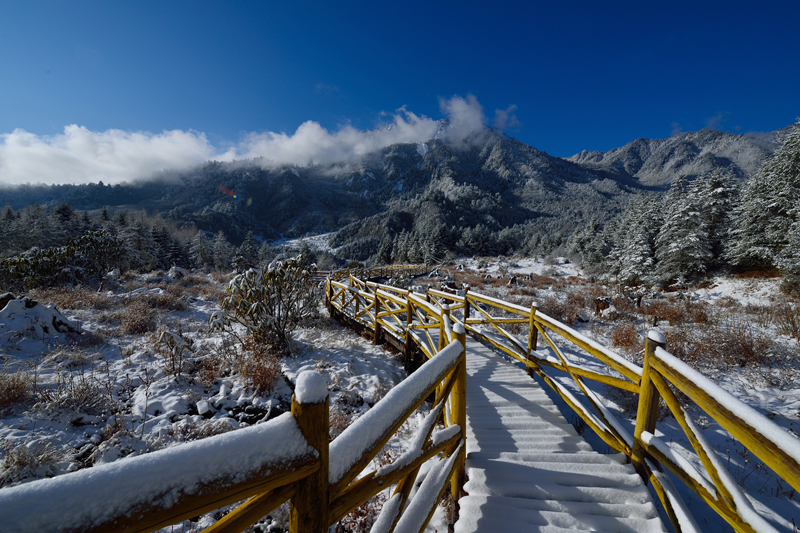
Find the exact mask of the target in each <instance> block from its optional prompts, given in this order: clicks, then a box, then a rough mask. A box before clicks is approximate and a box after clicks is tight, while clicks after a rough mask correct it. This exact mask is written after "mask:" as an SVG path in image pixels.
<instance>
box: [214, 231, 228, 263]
mask: <svg viewBox="0 0 800 533" xmlns="http://www.w3.org/2000/svg"><path fill="white" fill-rule="evenodd" d="M211 255H212V257H213V261H214V268H216V269H217V270H230V268H231V261H232V260H233V246H231V243H229V242H228V239H227V238H226V237H225V233H224V232H223V231H222V230H219V233H217V234H216V235H215V236H214V239H213V240H212V241H211Z"/></svg>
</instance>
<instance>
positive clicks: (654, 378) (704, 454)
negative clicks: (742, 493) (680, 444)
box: [648, 339, 736, 510]
mask: <svg viewBox="0 0 800 533" xmlns="http://www.w3.org/2000/svg"><path fill="white" fill-rule="evenodd" d="M648 340H649V339H648ZM650 381H651V382H652V383H653V385H655V387H656V389H657V390H658V392H659V393H660V394H661V397H662V398H664V402H665V403H666V404H667V407H669V410H670V411H671V412H672V416H674V417H675V420H676V421H677V422H678V424H679V425H680V426H681V429H683V433H684V434H685V435H686V438H687V439H688V440H689V444H691V445H692V448H694V451H695V453H696V454H697V456H698V457H699V458H700V462H701V463H703V466H704V467H705V469H706V472H707V473H708V475H709V476H710V477H711V481H712V482H713V483H714V486H715V487H716V489H717V494H716V496H717V497H718V498H719V497H721V498H722V500H723V501H724V502H725V504H726V505H727V506H728V507H729V508H730V509H732V510H735V509H736V503H735V502H734V500H733V496H732V495H731V493H730V492H729V491H728V490H727V488H726V487H725V484H724V483H723V482H722V480H721V479H720V476H719V472H717V469H716V468H715V467H714V464H713V463H712V462H711V460H710V459H709V457H708V453H709V452H708V450H706V449H705V448H704V447H703V445H702V444H701V443H700V442H699V441H698V440H697V438H696V437H695V434H694V431H692V428H691V427H690V426H689V425H688V424H687V423H686V411H684V410H683V406H681V403H680V401H679V400H678V398H677V397H676V396H675V393H674V392H672V389H670V388H669V385H668V384H667V382H666V381H665V380H664V378H662V377H661V376H659V375H658V372H655V371H653V370H652V369H651V370H650ZM648 431H649V430H648ZM650 433H655V431H654V430H653V431H650ZM711 453H715V452H714V451H713V450H712V451H711Z"/></svg>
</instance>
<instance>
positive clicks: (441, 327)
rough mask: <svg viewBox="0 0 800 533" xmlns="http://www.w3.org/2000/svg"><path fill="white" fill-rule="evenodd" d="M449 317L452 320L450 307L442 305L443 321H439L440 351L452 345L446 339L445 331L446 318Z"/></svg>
mask: <svg viewBox="0 0 800 533" xmlns="http://www.w3.org/2000/svg"><path fill="white" fill-rule="evenodd" d="M445 316H447V317H448V318H450V306H449V305H447V304H442V319H441V320H439V349H438V350H443V349H444V347H445V346H447V345H448V344H450V341H448V340H447V339H446V338H445V337H446V335H445V329H444V317H445Z"/></svg>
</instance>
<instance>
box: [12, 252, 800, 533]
mask: <svg viewBox="0 0 800 533" xmlns="http://www.w3.org/2000/svg"><path fill="white" fill-rule="evenodd" d="M445 276H450V277H452V278H454V279H455V280H456V281H458V282H462V281H466V282H469V283H470V285H471V290H474V291H477V292H482V293H485V294H491V295H495V296H498V297H501V298H503V299H507V300H509V301H513V302H515V303H519V304H522V305H526V306H528V305H530V304H531V303H532V302H533V301H534V300H535V301H538V302H539V303H540V306H542V307H541V308H542V310H543V311H545V312H547V313H548V314H550V315H551V316H553V317H554V318H557V319H559V320H562V321H565V322H567V323H569V324H571V326H572V327H573V328H575V329H576V330H578V331H579V332H581V333H583V334H584V335H586V336H588V337H590V338H593V339H595V340H597V341H599V342H601V343H603V344H604V345H606V346H614V349H615V350H616V351H618V352H619V353H621V354H622V355H624V356H625V357H627V358H629V359H631V360H633V361H635V362H637V363H639V364H641V357H642V351H641V350H642V348H643V338H644V335H646V333H647V331H648V330H649V329H650V327H651V326H652V325H653V323H655V324H657V326H658V328H659V329H660V330H662V331H663V332H664V333H665V334H666V335H667V341H668V345H667V349H668V350H669V351H679V352H680V353H676V355H682V356H683V357H682V358H684V359H685V360H688V362H690V364H692V365H693V366H694V367H696V368H698V369H699V370H701V371H702V372H704V373H705V374H706V375H709V376H710V377H711V378H712V379H713V380H714V381H715V382H716V383H718V384H719V385H720V386H722V387H723V388H724V389H725V390H727V391H728V392H730V393H731V394H733V395H735V396H736V397H738V398H740V399H741V400H743V401H745V402H746V403H748V404H749V405H751V406H752V407H754V408H755V409H757V410H758V411H760V412H762V413H764V414H765V415H767V416H768V417H769V418H771V419H772V420H773V421H775V422H776V423H778V424H779V425H781V426H782V427H784V428H786V429H787V430H788V431H790V432H792V433H794V434H795V435H798V434H800V420H799V418H800V372H798V366H800V365H798V362H799V361H800V339H799V338H796V337H793V336H792V335H791V331H792V330H791V327H790V326H791V324H787V321H790V319H791V312H792V310H795V311H796V310H797V305H798V303H797V301H796V299H795V300H792V299H791V298H789V297H787V296H786V295H782V294H780V292H779V290H778V285H779V282H778V280H776V279H760V278H719V279H712V280H711V281H710V282H709V283H707V284H705V285H704V287H703V288H701V289H696V290H693V291H691V292H686V293H684V294H680V293H670V294H646V295H645V296H644V299H643V302H642V306H641V308H636V307H634V306H633V305H632V304H631V303H630V298H628V297H626V296H623V295H622V294H621V292H622V288H620V287H617V286H614V285H610V284H606V285H604V284H603V282H602V281H592V280H589V279H587V278H586V277H585V276H583V275H582V274H581V272H580V270H579V269H577V268H576V267H575V266H574V265H573V264H570V263H568V262H566V261H564V260H563V259H544V258H536V259H532V258H525V259H515V260H503V261H499V260H495V259H491V258H489V259H483V260H481V259H462V260H457V261H456V262H455V263H454V264H453V265H451V266H447V267H444V268H442V269H441V277H442V278H443V277H445ZM512 276H515V277H516V278H517V284H516V285H515V284H512V285H510V286H509V285H508V280H510V279H511V277H512ZM227 279H229V278H228V277H226V276H219V275H216V274H215V275H214V276H213V277H212V276H209V275H207V274H194V275H191V276H189V277H188V278H183V279H173V278H170V277H169V276H167V275H165V274H164V273H152V274H145V275H126V276H123V277H122V278H121V279H120V280H119V281H118V282H117V283H115V284H113V286H112V287H107V288H110V289H111V290H109V291H108V292H105V291H104V292H103V293H97V292H95V291H91V290H86V289H75V290H71V291H67V290H51V291H44V292H33V293H32V294H30V296H31V298H33V299H34V300H38V301H39V302H40V303H41V304H44V305H40V306H32V307H30V308H28V307H26V306H24V305H22V306H20V305H17V306H16V307H13V306H12V308H7V309H5V310H3V311H2V312H0V362H2V365H3V366H2V368H3V371H2V374H0V377H2V383H0V386H1V387H2V388H0V390H1V391H3V394H2V395H0V401H2V403H0V414H2V418H0V447H1V448H0V453H1V454H2V462H1V463H0V487H7V486H13V485H15V484H19V483H25V482H27V481H30V480H33V479H37V478H42V477H51V476H56V475H59V474H63V473H66V472H72V471H75V470H79V469H83V468H90V467H91V466H93V465H96V464H103V463H108V462H111V461H116V460H119V459H121V458H123V457H128V456H133V455H139V454H143V453H147V452H149V451H152V450H158V449H162V448H165V447H169V446H175V445H177V444H180V443H182V442H186V441H189V440H196V439H200V438H204V437H207V436H211V435H216V434H220V433H224V432H228V431H234V430H236V429H239V428H242V427H246V426H249V425H253V424H258V423H260V422H263V421H265V420H267V419H271V418H274V417H275V416H277V415H279V414H281V413H283V412H285V411H287V410H288V408H289V402H290V398H291V394H292V389H293V387H294V383H295V381H296V378H297V376H298V374H299V373H300V372H302V371H303V370H306V369H315V370H317V371H318V372H320V373H321V374H322V375H323V376H324V377H325V379H326V381H327V383H328V388H329V391H330V394H331V436H332V437H334V436H336V435H337V434H338V433H340V432H341V431H342V430H343V429H344V428H345V427H347V426H348V425H349V424H350V423H351V422H352V421H353V420H354V419H356V418H357V417H359V416H360V415H362V414H363V413H364V412H366V411H367V410H368V409H369V408H370V406H371V405H373V404H374V403H375V402H376V401H378V400H379V399H380V398H382V397H383V395H385V394H386V392H387V391H389V390H390V389H391V388H392V387H393V386H395V385H396V384H397V383H399V382H400V381H401V380H402V379H403V377H404V372H403V368H402V361H401V360H400V359H399V358H398V356H396V355H393V354H391V353H388V352H386V351H385V350H384V349H383V348H379V347H375V346H373V345H372V344H371V342H369V341H367V340H364V339H362V338H361V337H359V336H358V335H356V334H355V333H353V332H352V331H350V330H347V329H344V328H343V327H341V326H339V325H338V324H337V323H336V322H334V321H331V320H330V319H329V318H327V315H326V313H325V311H324V310H320V317H319V318H316V319H314V320H312V321H311V322H310V323H308V324H306V325H305V326H304V327H302V328H301V329H299V330H297V331H296V332H295V333H294V335H293V343H292V346H291V349H292V355H291V356H289V357H284V358H281V359H280V360H276V361H267V364H261V363H259V364H258V365H256V364H255V363H254V361H255V359H254V358H255V356H256V354H254V353H253V351H252V350H248V349H247V348H245V347H243V346H241V345H238V344H236V343H234V342H233V339H232V337H231V336H230V335H227V334H225V333H220V332H210V331H209V329H208V326H207V324H208V317H209V316H210V314H211V313H212V312H214V311H216V310H218V309H219V306H220V298H221V294H222V290H223V289H224V287H225V283H226V281H227ZM440 281H441V279H420V280H417V282H416V283H420V284H422V285H425V284H431V285H434V286H436V285H438V283H439V282H440ZM598 296H609V297H611V298H612V299H613V302H614V306H615V307H614V313H608V312H604V314H603V315H597V314H596V313H595V310H594V308H593V302H594V300H595V298H596V297H598ZM51 301H52V302H54V304H55V305H48V304H49V303H50V302H51ZM57 313H58V314H59V315H60V316H62V317H63V322H64V323H65V324H66V325H63V326H59V327H53V326H50V325H51V324H53V318H54V317H56V318H58V317H59V315H57ZM559 313H560V314H561V315H559ZM787 313H788V315H787ZM795 316H796V315H795ZM787 317H789V318H787ZM43 326H44V327H43ZM70 327H71V328H75V329H76V330H77V331H80V332H82V333H83V334H82V335H80V336H79V335H78V334H77V333H76V332H74V331H70ZM59 329H60V330H61V331H58V330H59ZM719 331H724V332H725V335H728V337H730V339H731V340H730V344H726V345H725V346H727V348H726V349H729V350H730V353H729V354H728V356H729V357H727V358H726V357H725V354H724V353H723V354H722V355H719V354H718V355H716V356H715V358H714V359H707V358H706V359H704V358H703V357H700V356H698V351H697V349H696V348H697V346H698V345H703V343H704V342H708V338H709V337H712V338H713V333H714V332H719ZM520 334H521V335H523V334H524V332H521V333H520ZM728 337H725V339H728ZM170 338H171V339H173V340H177V341H178V342H177V343H176V342H172V343H170V342H169V339H170ZM698 339H699V340H698ZM736 342H738V343H739V344H743V343H744V344H746V346H745V347H744V348H741V349H740V350H739V351H736V350H734V349H733V347H734V346H735V345H736ZM748 343H749V344H748ZM176 346H178V348H176ZM181 346H182V347H183V348H180V347H181ZM540 348H541V344H540ZM742 350H744V352H747V350H750V352H753V351H757V353H755V354H752V353H750V352H747V353H744V352H742ZM740 352H742V353H740ZM743 353H744V354H743ZM568 355H569V354H568ZM570 356H571V357H577V354H571V355H570ZM259 361H261V360H259ZM261 362H262V363H263V361H261ZM270 363H271V364H273V366H270ZM256 390H258V392H256ZM597 392H598V393H599V394H601V395H603V396H604V397H605V398H606V401H607V403H608V405H609V407H610V408H611V409H612V410H613V411H614V412H615V414H616V416H618V417H619V418H620V419H623V420H627V421H628V422H627V423H628V424H629V425H631V432H632V422H631V421H632V419H633V417H634V416H635V410H636V408H635V400H632V399H631V398H630V397H629V396H625V395H622V394H618V393H615V392H614V391H609V390H605V389H603V388H602V387H598V388H597ZM556 400H557V403H560V400H558V399H557V398H556ZM560 405H561V407H562V411H563V412H564V414H565V416H566V418H567V419H568V420H569V421H570V422H572V423H573V424H574V425H576V427H578V429H579V430H580V431H581V432H582V434H583V435H584V437H586V438H587V439H589V440H590V442H592V443H593V445H595V446H596V449H598V450H602V449H603V448H604V445H603V444H602V442H601V441H599V439H597V438H595V437H593V436H592V435H590V433H591V432H590V431H589V430H586V429H585V427H582V426H581V421H580V419H578V418H577V417H576V416H575V415H572V414H571V413H570V412H569V411H568V408H566V406H564V405H563V404H561V403H560ZM423 415H424V413H423V412H421V413H419V414H418V415H416V416H414V417H412V418H411V420H410V421H409V422H408V423H407V424H406V425H405V426H404V427H403V428H402V429H401V431H400V432H399V434H398V436H397V437H396V438H395V439H394V440H392V441H391V442H390V443H389V445H388V446H387V448H386V450H384V452H383V453H382V454H381V455H379V457H378V460H377V461H376V464H375V465H372V467H371V469H372V468H375V467H377V466H380V465H381V464H385V463H386V462H388V461H389V460H391V459H392V458H394V457H397V456H398V455H400V454H401V453H402V452H403V451H404V450H405V449H406V448H407V447H408V446H409V443H408V441H409V440H410V439H411V437H412V435H413V433H414V431H415V429H416V427H417V425H418V424H419V423H420V420H421V419H422V416H423ZM695 415H696V418H695V421H696V422H697V423H698V425H700V426H701V427H702V428H704V430H705V433H706V435H707V437H708V438H709V440H710V441H711V442H712V444H713V445H714V446H715V447H716V448H717V449H718V450H719V452H720V455H721V456H722V457H723V458H724V460H725V461H726V463H727V464H728V465H729V466H730V468H731V471H732V473H733V475H734V478H735V479H736V480H737V482H738V483H739V484H740V485H742V486H743V487H744V488H745V489H746V490H747V491H748V492H749V493H750V494H751V495H752V496H753V498H754V504H755V505H756V507H757V508H763V507H764V506H767V507H769V508H772V509H774V510H775V512H771V511H769V512H768V513H767V514H768V516H769V517H770V518H771V519H772V520H773V521H774V522H775V524H776V525H777V526H778V527H779V528H780V529H782V530H786V531H793V527H794V526H793V525H792V521H793V520H794V523H798V524H800V495H797V494H796V493H795V492H794V491H793V490H792V489H791V487H789V486H788V485H787V484H785V483H782V482H781V480H780V479H779V478H778V477H777V476H776V475H775V474H774V473H772V472H770V471H769V470H768V469H767V468H766V467H764V466H763V465H762V464H761V463H760V462H759V461H758V460H757V459H756V458H754V457H752V456H750V455H749V454H748V453H747V452H746V451H745V450H744V449H743V448H742V447H741V445H739V444H737V443H735V442H733V441H732V440H731V439H730V437H729V435H727V433H726V432H725V431H724V430H722V429H721V428H719V427H718V425H717V424H716V423H714V421H713V420H708V419H707V417H704V416H703V415H702V413H700V412H697V413H693V416H695ZM659 430H661V432H663V433H664V440H665V441H667V442H670V443H671V445H672V446H673V447H675V448H676V449H679V450H680V448H681V447H684V448H688V443H687V442H686V440H685V437H684V436H683V434H682V433H681V432H680V430H679V428H678V427H677V424H676V423H675V421H674V419H672V418H670V417H667V418H665V419H664V420H663V421H661V422H659ZM679 453H680V452H679ZM678 486H681V485H680V484H678ZM683 494H684V498H685V499H686V500H687V502H688V503H689V505H690V508H691V509H692V511H693V513H694V514H695V518H696V520H697V521H698V522H699V523H700V525H701V526H702V527H704V528H705V526H704V524H706V523H707V524H709V526H708V530H712V529H713V530H715V531H716V530H720V531H722V530H725V528H727V526H724V525H723V524H722V520H721V519H719V518H718V517H716V515H714V514H713V513H712V512H711V511H709V510H708V509H707V508H705V506H704V504H702V503H701V502H699V498H697V497H695V496H694V495H693V494H692V493H690V492H688V490H686V491H683ZM1 495H2V488H0V496H1ZM385 497H386V496H385V494H382V495H379V496H378V497H377V498H376V501H375V502H373V503H372V504H370V505H367V506H365V507H364V508H363V509H361V510H360V511H359V512H358V513H356V514H354V515H353V516H351V517H350V518H349V519H348V521H346V522H345V523H343V524H342V526H343V529H342V530H343V531H362V530H363V531H368V530H369V527H368V524H369V523H371V520H372V519H373V518H374V514H375V510H376V509H377V508H378V507H379V506H380V502H381V501H383V500H384V499H385ZM286 514H287V513H286V510H285V508H284V509H281V510H278V511H276V512H275V513H273V515H274V516H271V517H270V518H268V519H265V520H263V521H262V523H260V524H259V525H257V526H255V527H254V529H253V531H280V530H281V527H282V526H283V524H285V520H286V518H287V517H286ZM443 516H444V510H443V508H441V507H440V508H439V511H437V515H436V516H435V518H434V521H433V522H432V523H431V525H430V526H429V528H428V531H431V532H433V531H437V530H438V531H446V525H444V524H443V522H442V520H443ZM218 517H219V514H218V513H217V514H215V515H210V516H205V517H203V518H202V519H201V520H200V522H195V523H191V522H186V523H184V524H182V525H179V526H178V527H176V528H174V529H169V528H168V529H167V530H168V531H181V530H183V531H191V530H199V529H201V528H202V527H204V526H206V525H208V524H210V523H211V522H213V520H215V518H218ZM728 530H730V528H728Z"/></svg>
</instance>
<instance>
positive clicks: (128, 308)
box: [115, 298, 156, 335]
mask: <svg viewBox="0 0 800 533" xmlns="http://www.w3.org/2000/svg"><path fill="white" fill-rule="evenodd" d="M115 315H116V318H117V319H118V320H119V323H120V326H119V327H120V330H121V331H122V333H123V334H128V335H139V334H142V333H147V332H150V331H155V328H156V323H155V322H156V321H155V312H154V311H153V308H152V307H151V306H150V304H149V303H148V302H147V301H145V300H144V299H139V298H135V299H132V300H130V301H128V303H127V304H126V305H125V307H124V309H122V310H121V311H119V312H117V313H115Z"/></svg>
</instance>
